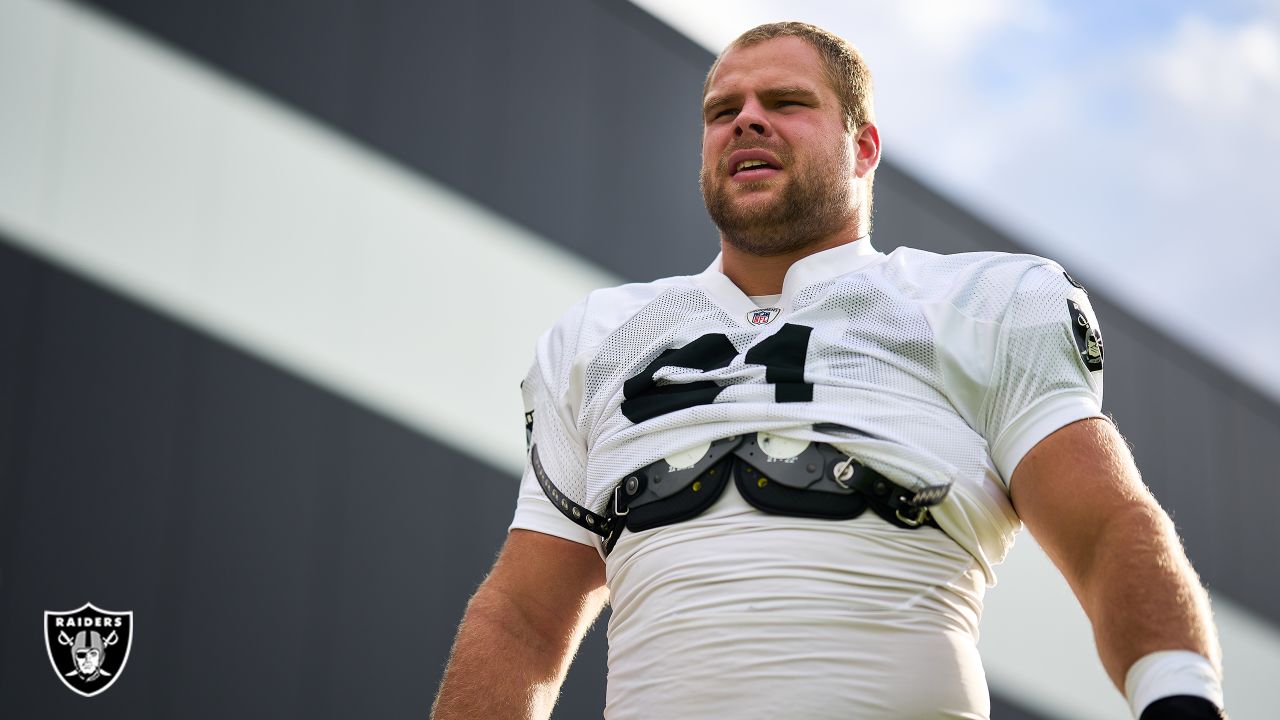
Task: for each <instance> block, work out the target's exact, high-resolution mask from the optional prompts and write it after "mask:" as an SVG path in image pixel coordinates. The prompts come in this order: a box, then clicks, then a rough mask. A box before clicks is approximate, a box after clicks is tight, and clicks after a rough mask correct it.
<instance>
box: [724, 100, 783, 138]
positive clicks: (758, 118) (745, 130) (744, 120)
mask: <svg viewBox="0 0 1280 720" xmlns="http://www.w3.org/2000/svg"><path fill="white" fill-rule="evenodd" d="M772 134H773V129H772V128H771V127H770V126H769V119H768V118H767V117H765V114H764V112H763V111H762V109H761V107H760V106H759V105H757V104H755V103H747V104H746V105H745V106H743V108H742V110H740V111H738V115H737V117H735V118H734V124H733V135H734V137H742V136H743V135H764V136H766V137H767V136H769V135H772Z"/></svg>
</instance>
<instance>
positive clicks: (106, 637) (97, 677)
mask: <svg viewBox="0 0 1280 720" xmlns="http://www.w3.org/2000/svg"><path fill="white" fill-rule="evenodd" d="M132 639H133V611H128V612H111V611H110V610H102V609H101V608H97V607H94V606H93V603H85V604H84V605H82V606H80V608H79V609H77V610H67V611H65V612H53V611H50V610H46V611H45V613H44V643H45V649H46V650H48V651H49V662H50V663H52V664H53V671H54V672H55V673H57V675H58V679H60V680H62V684H64V685H66V686H67V687H68V688H70V689H71V690H72V691H73V692H76V693H79V694H81V695H83V696H85V697H93V696H94V695H97V694H98V693H101V692H103V691H104V690H106V689H107V688H109V687H111V686H112V684H114V683H115V681H116V680H117V679H119V677H120V673H121V672H123V671H124V666H125V663H127V662H128V661H129V648H130V647H132V645H133V642H132Z"/></svg>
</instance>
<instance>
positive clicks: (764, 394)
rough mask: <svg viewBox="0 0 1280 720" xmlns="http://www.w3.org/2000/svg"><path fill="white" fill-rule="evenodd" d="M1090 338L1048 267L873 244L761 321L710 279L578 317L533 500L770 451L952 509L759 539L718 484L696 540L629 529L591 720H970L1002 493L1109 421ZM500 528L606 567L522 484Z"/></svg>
mask: <svg viewBox="0 0 1280 720" xmlns="http://www.w3.org/2000/svg"><path fill="white" fill-rule="evenodd" d="M1097 328H1098V323H1097V320H1096V318H1095V317H1094V315H1093V311H1092V309H1091V307H1090V306H1089V302H1088V298H1087V295H1086V294H1085V292H1084V291H1083V289H1081V288H1079V287H1078V286H1077V285H1076V284H1075V283H1074V282H1072V281H1071V280H1070V278H1069V277H1068V276H1067V275H1066V274H1065V273H1064V271H1063V270H1062V268H1061V267H1059V266H1058V265H1056V264H1055V263H1053V262H1051V261H1048V260H1045V259H1043V258H1038V257H1034V256H1030V255H1010V254H1004V253H969V254H960V255H949V256H947V255H937V254H933V253H927V252H923V251H918V250H912V249H907V248H902V249H899V250H896V251H895V252H893V253H891V254H889V255H885V254H882V253H879V252H877V251H875V250H874V249H873V248H872V247H871V245H870V241H869V240H866V239H864V240H860V241H857V242H855V243H850V244H848V245H843V246H840V247H837V248H833V249H831V250H827V251H824V252H821V253H816V254H814V255H811V256H809V257H806V258H804V259H802V260H800V261H798V262H796V263H795V264H794V265H792V267H791V268H790V270H789V271H788V272H787V275H786V279H785V282H784V284H783V289H782V294H781V296H780V297H779V298H778V300H777V302H776V304H775V305H773V306H772V307H767V308H761V307H759V306H757V305H756V304H755V303H754V302H753V301H752V300H751V299H750V298H748V297H746V296H745V295H743V293H742V292H741V291H740V290H739V289H738V288H737V286H735V285H734V284H733V283H732V282H731V281H730V280H729V279H728V278H727V277H725V276H724V275H723V274H722V273H721V272H720V270H719V259H717V260H716V261H715V262H714V263H713V264H712V265H711V267H709V268H708V269H707V270H706V271H704V272H703V273H701V274H699V275H694V276H687V277H676V278H668V279H664V280H659V281H656V282H653V283H646V284H633V285H624V286H621V287H617V288H611V289H606V290H600V291H596V292H594V293H592V294H591V295H589V296H588V297H587V298H586V299H585V300H583V301H582V302H580V303H579V304H578V305H576V306H575V307H574V308H573V309H571V310H570V311H569V312H568V313H567V314H566V315H565V316H564V317H563V318H562V319H561V320H560V321H559V322H558V323H557V324H556V325H555V327H553V328H552V330H551V331H550V332H548V333H547V334H546V335H544V336H543V338H542V339H541V340H540V341H539V344H538V347H537V352H536V357H535V361H534V364H533V367H532V369H531V370H530V372H529V375H528V377H527V378H526V379H525V382H524V384H523V391H524V395H525V403H526V410H527V411H529V412H531V413H532V414H531V415H530V416H529V417H531V418H532V428H531V435H530V442H531V444H532V446H534V447H536V448H537V452H538V457H539V459H540V462H541V464H542V467H543V469H544V471H545V473H546V475H547V477H548V478H549V479H550V480H551V481H552V482H554V483H555V485H556V488H557V489H558V491H559V492H560V493H563V494H564V496H565V497H568V498H570V499H572V500H573V501H574V502H575V503H577V504H579V505H581V506H583V507H585V508H587V509H590V510H593V511H596V512H598V513H601V514H603V511H604V507H605V503H606V502H607V501H608V500H609V499H610V497H611V492H612V489H613V488H614V486H615V485H616V484H617V483H618V481H619V480H621V479H622V478H623V477H625V476H626V475H627V474H628V473H631V472H633V471H635V470H637V469H639V468H641V467H643V466H645V465H648V464H649V463H652V462H654V461H656V460H659V459H661V458H664V457H669V456H671V455H673V454H676V453H678V452H680V451H684V450H688V449H690V448H695V447H698V446H700V445H702V444H704V443H707V442H710V441H712V440H717V439H720V438H724V437H728V436H730V435H741V434H744V433H750V432H759V431H768V432H769V433H771V434H773V435H778V436H782V437H790V438H795V439H801V440H810V441H823V442H829V443H831V444H832V445H835V446H836V447H839V448H840V449H841V450H843V451H845V452H847V453H849V454H850V455H851V456H853V457H855V458H856V459H858V460H859V461H860V462H863V463H865V464H866V465H868V466H870V467H872V468H874V469H876V470H878V471H879V472H881V473H882V474H884V475H885V476H887V477H889V478H890V479H892V480H894V481H895V482H897V483H898V484H900V485H903V486H905V487H907V488H912V489H918V488H923V487H928V486H934V485H939V484H944V483H946V484H950V485H951V492H950V493H949V495H948V496H947V498H946V499H945V500H944V501H943V502H942V503H941V504H940V505H938V506H935V507H934V508H932V514H933V517H934V518H935V520H936V521H937V522H938V524H939V526H940V527H941V528H942V531H938V530H937V529H934V528H930V527H924V528H920V529H917V530H906V529H903V528H897V527H894V526H892V525H890V524H888V523H887V522H885V521H883V520H882V519H880V518H879V517H878V516H876V515H875V514H874V513H870V512H867V513H864V514H863V515H862V516H860V517H858V518H856V519H854V520H846V521H832V520H821V519H811V518H796V517H784V516H778V515H766V514H764V513H762V512H760V511H758V510H756V509H755V508H753V507H751V506H749V505H747V504H746V502H745V501H744V500H743V499H742V498H741V497H740V496H739V495H738V493H737V490H736V488H735V487H734V486H733V485H732V484H729V485H728V487H727V488H726V489H725V492H724V495H723V496H722V497H721V498H720V499H719V500H718V501H717V502H716V504H715V505H713V506H712V507H711V508H710V509H709V510H708V511H706V512H705V513H703V514H701V515H699V516H698V517H695V518H693V519H690V520H687V521H684V522H681V523H677V524H674V525H668V526H664V527H659V528H654V529H652V530H646V531H644V532H640V533H632V532H630V531H624V532H623V533H622V536H621V537H620V539H619V540H618V543H617V546H616V547H615V548H614V550H613V551H612V552H611V553H609V554H608V557H607V558H606V576H607V578H608V583H609V588H610V595H611V603H612V605H613V613H612V616H611V619H610V627H609V640H610V659H609V689H608V695H607V697H608V700H607V708H606V716H607V717H609V718H633V717H637V718H638V717H710V716H735V715H736V716H740V717H743V716H746V717H753V716H760V715H762V714H765V713H766V711H768V710H769V709H770V708H772V709H774V710H776V712H773V713H768V714H783V715H787V716H796V717H800V716H803V717H810V718H825V717H832V718H835V717H868V718H870V717H886V718H889V717H896V718H905V717H940V716H941V717H963V718H981V717H985V715H986V712H987V710H986V706H987V702H988V701H987V695H986V686H985V680H984V676H983V673H982V668H981V663H980V662H979V661H978V658H977V652H976V642H977V626H978V618H979V617H980V613H981V603H982V595H983V592H984V589H985V588H984V585H985V584H989V583H992V582H994V573H993V571H992V566H993V565H994V564H996V563H998V562H1000V561H1001V560H1002V559H1003V558H1004V556H1005V554H1006V553H1007V551H1008V549H1009V547H1010V545H1011V543H1012V541H1013V536H1014V534H1015V533H1016V532H1017V530H1018V528H1019V527H1020V523H1019V521H1018V518H1017V516H1016V514H1015V513H1014V512H1013V508H1012V506H1011V504H1010V502H1009V489H1008V479H1009V478H1010V476H1011V475H1012V473H1013V470H1014V468H1015V467H1016V466H1017V464H1018V462H1019V460H1021V458H1022V456H1023V455H1024V454H1025V453H1026V452H1027V451H1028V450H1029V449H1030V448H1031V447H1032V446H1034V445H1035V444H1036V443H1037V442H1039V441H1040V440H1041V439H1043V438H1044V437H1045V436H1047V435H1048V434H1050V433H1051V432H1053V431H1054V430H1056V429H1058V428H1060V427H1062V426H1063V425H1066V424H1068V423H1071V422H1074V421H1076V420H1079V419H1082V418H1087V417H1101V399H1102V344H1101V335H1100V334H1099V332H1098V330H1097ZM512 527H513V528H525V529H530V530H536V531H539V532H544V533H548V534H552V535H557V536H559V537H564V538H567V539H571V540H575V541H578V542H583V543H587V544H591V545H594V546H595V547H596V548H597V549H601V543H600V538H599V537H598V536H596V535H594V534H592V533H591V532H589V531H587V530H585V529H584V528H582V527H580V526H579V525H577V524H575V523H574V522H573V521H571V520H570V519H569V518H568V517H566V515H565V514H562V512H561V508H558V507H557V506H556V505H553V504H552V502H551V501H550V500H549V499H548V498H547V497H546V496H545V494H544V493H543V491H542V490H541V488H540V487H539V485H538V483H537V481H536V479H535V478H534V477H533V473H532V471H531V470H530V469H528V468H526V472H525V477H524V481H523V483H522V489H521V494H520V499H519V502H518V505H517V511H516V516H515V521H514V522H513V524H512ZM601 554H602V555H603V554H604V553H603V551H602V553H601ZM912 703H914V704H912ZM853 708H858V709H853ZM913 708H914V709H913Z"/></svg>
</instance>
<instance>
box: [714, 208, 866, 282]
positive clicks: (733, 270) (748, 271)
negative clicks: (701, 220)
mask: <svg viewBox="0 0 1280 720" xmlns="http://www.w3.org/2000/svg"><path fill="white" fill-rule="evenodd" d="M862 234H863V233H862V231H861V227H860V226H859V225H857V224H855V225H853V226H851V227H849V228H847V229H846V230H844V231H842V232H839V233H836V234H834V235H831V236H829V237H826V238H824V239H822V240H820V241H818V242H816V243H814V244H812V245H806V246H805V247H803V248H800V249H799V250H795V251H793V252H789V253H785V254H782V255H753V254H751V253H748V252H744V251H742V250H739V249H738V248H736V247H734V246H733V245H731V244H729V243H728V242H725V239H724V237H723V236H721V238H720V271H721V272H723V273H724V274H725V276H726V277H728V278H729V279H730V280H732V281H733V284H734V285H737V286H738V289H739V290H741V291H742V292H743V294H744V295H748V296H759V295H777V294H778V293H780V292H782V281H783V280H785V279H786V277H787V270H789V269H791V266H792V265H793V264H795V262H796V261H797V260H801V259H803V258H806V257H808V256H810V255H813V254H814V253H820V252H822V251H823V250H830V249H831V248H833V247H839V246H841V245H846V244H848V243H851V242H853V241H855V240H857V239H858V238H859V237H861V236H862Z"/></svg>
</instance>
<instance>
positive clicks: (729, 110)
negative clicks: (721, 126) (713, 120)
mask: <svg viewBox="0 0 1280 720" xmlns="http://www.w3.org/2000/svg"><path fill="white" fill-rule="evenodd" d="M736 112H738V111H737V110H734V109H733V108H725V109H724V110H721V111H720V112H718V113H716V114H715V117H717V118H722V117H726V116H728V115H732V114H734V113H736Z"/></svg>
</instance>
